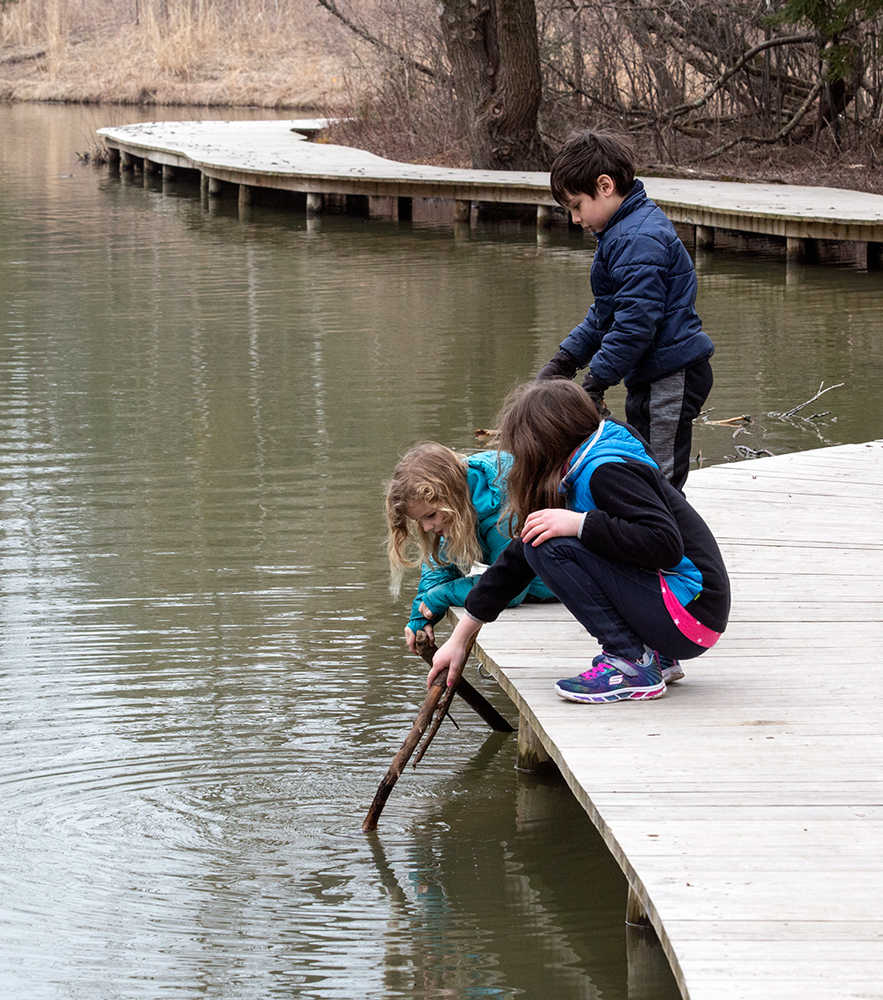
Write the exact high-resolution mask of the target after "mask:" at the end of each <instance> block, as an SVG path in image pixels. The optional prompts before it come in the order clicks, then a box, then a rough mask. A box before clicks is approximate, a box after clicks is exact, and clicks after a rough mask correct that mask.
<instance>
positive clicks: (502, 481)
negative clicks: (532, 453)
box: [408, 451, 554, 632]
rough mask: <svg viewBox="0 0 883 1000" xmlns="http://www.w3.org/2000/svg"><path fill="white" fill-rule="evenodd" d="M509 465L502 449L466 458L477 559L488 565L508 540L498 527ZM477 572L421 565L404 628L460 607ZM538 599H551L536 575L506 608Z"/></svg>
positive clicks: (434, 619)
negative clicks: (422, 610) (426, 613)
mask: <svg viewBox="0 0 883 1000" xmlns="http://www.w3.org/2000/svg"><path fill="white" fill-rule="evenodd" d="M511 467H512V456H511V455H510V454H508V453H507V452H505V451H500V452H497V451H481V452H478V453H477V454H475V455H470V456H469V457H468V458H467V459H466V482H467V485H468V487H469V496H470V499H471V500H472V506H473V507H474V508H475V512H476V514H477V515H478V542H479V545H480V546H481V561H482V562H483V563H485V564H486V565H488V566H490V565H491V564H492V563H493V562H494V560H495V559H496V558H497V556H498V555H499V554H500V553H501V552H502V551H503V549H505V548H506V546H507V545H508V544H509V542H510V541H511V539H510V538H509V536H508V535H505V534H503V532H502V531H501V530H500V528H501V527H502V526H501V525H499V524H498V521H499V517H500V514H501V512H502V510H503V507H504V505H505V503H506V475H507V473H508V472H509V469H510V468H511ZM444 555H445V540H444V537H442V539H441V543H440V545H439V556H440V557H441V558H442V559H444ZM480 576H481V574H480V573H474V574H473V575H471V576H464V575H463V573H462V572H461V571H460V570H459V569H458V568H457V567H456V566H453V565H445V566H439V565H438V564H437V563H435V562H432V563H431V565H427V564H426V563H424V564H423V566H422V567H421V572H420V585H419V587H418V588H417V596H416V597H415V598H414V603H413V605H412V607H411V620H410V621H409V622H408V628H409V629H411V631H412V632H416V631H417V630H418V629H421V628H424V626H426V625H427V624H433V625H434V624H435V623H436V622H437V621H439V619H440V618H441V617H442V616H443V615H444V613H445V612H446V611H447V610H448V608H451V607H457V608H459V607H462V606H463V604H464V602H465V600H466V595H467V594H468V593H469V591H470V590H471V589H472V587H473V586H474V585H475V583H476V581H477V580H478V579H479V578H480ZM528 594H530V595H532V596H533V597H537V598H540V599H542V600H550V599H554V595H553V594H552V592H551V591H550V590H549V589H548V587H546V585H545V584H544V583H543V582H542V581H541V580H538V579H537V578H536V577H535V578H534V579H533V581H532V582H531V584H530V585H529V586H528V587H527V588H526V589H525V590H523V591H522V592H521V593H520V594H519V595H518V596H517V597H516V598H515V599H514V600H513V601H511V602H510V604H509V607H510V608H514V607H517V606H518V605H519V604H521V602H522V601H523V600H524V598H525V597H526V596H527V595H528ZM421 603H423V604H425V605H426V606H427V608H429V610H430V611H431V612H432V617H431V618H424V617H423V616H422V615H421V614H420V611H419V608H420V604H421Z"/></svg>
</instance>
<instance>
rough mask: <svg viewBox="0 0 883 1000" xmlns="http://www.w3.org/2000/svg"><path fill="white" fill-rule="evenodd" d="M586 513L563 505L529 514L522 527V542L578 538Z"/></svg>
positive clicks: (534, 542)
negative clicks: (566, 508) (564, 507)
mask: <svg viewBox="0 0 883 1000" xmlns="http://www.w3.org/2000/svg"><path fill="white" fill-rule="evenodd" d="M584 517H585V515H584V514H581V513H580V512H579V511H576V510H564V509H563V508H562V507H548V508H546V509H545V510H535V511H533V512H532V513H531V514H528V515H527V517H526V518H525V521H524V527H523V528H522V529H521V540H522V542H529V543H530V544H531V545H534V546H536V545H542V543H543V542H546V541H548V540H549V539H550V538H578V537H579V529H580V528H581V527H582V523H583V518H584Z"/></svg>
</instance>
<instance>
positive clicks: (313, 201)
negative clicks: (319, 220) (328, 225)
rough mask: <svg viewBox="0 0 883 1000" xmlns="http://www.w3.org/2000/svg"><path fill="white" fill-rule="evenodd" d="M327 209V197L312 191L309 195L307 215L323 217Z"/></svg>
mask: <svg viewBox="0 0 883 1000" xmlns="http://www.w3.org/2000/svg"><path fill="white" fill-rule="evenodd" d="M324 209H325V196H324V195H321V194H316V192H315V191H310V192H308V194H307V215H321V214H322V212H323V211H324Z"/></svg>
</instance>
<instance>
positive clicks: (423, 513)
mask: <svg viewBox="0 0 883 1000" xmlns="http://www.w3.org/2000/svg"><path fill="white" fill-rule="evenodd" d="M405 513H406V514H407V515H408V517H410V518H411V520H412V521H416V522H417V523H418V524H419V525H420V527H421V528H422V529H423V530H424V531H425V532H426V533H427V534H429V535H443V534H444V533H445V528H446V527H447V521H446V520H445V516H444V514H442V513H441V512H440V511H438V510H436V509H435V507H430V506H429V504H426V503H423V502H422V501H419V500H417V501H414V503H409V504H408V505H407V506H406V507H405Z"/></svg>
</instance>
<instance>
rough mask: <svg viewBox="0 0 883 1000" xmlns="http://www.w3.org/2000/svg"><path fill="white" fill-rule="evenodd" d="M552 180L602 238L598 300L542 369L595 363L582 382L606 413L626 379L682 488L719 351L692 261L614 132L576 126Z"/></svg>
mask: <svg viewBox="0 0 883 1000" xmlns="http://www.w3.org/2000/svg"><path fill="white" fill-rule="evenodd" d="M550 181H551V187H552V194H553V195H554V197H555V199H556V201H558V202H559V204H561V205H562V206H563V207H564V208H566V209H567V210H568V211H569V212H570V214H571V217H572V219H573V221H574V223H575V224H576V225H579V226H582V227H583V229H591V230H592V232H594V233H595V236H596V237H597V239H598V249H597V250H596V252H595V257H594V260H593V261H592V270H591V279H590V280H591V285H592V292H593V294H594V296H595V301H594V303H593V304H592V306H591V308H590V309H589V312H588V315H587V316H586V318H585V319H584V320H583V321H582V323H580V324H579V326H577V327H575V328H574V329H573V330H572V331H571V332H570V335H569V336H568V337H567V338H566V339H565V340H564V341H563V342H562V344H561V346H560V350H559V351H558V353H557V354H556V355H555V356H554V357H553V358H552V360H551V361H550V362H549V363H548V364H547V365H545V366H544V367H543V368H542V369H541V371H540V372H539V374H538V376H537V378H540V379H547V378H568V379H572V378H573V377H574V375H575V374H576V372H577V370H578V369H580V368H584V367H586V365H588V366H589V370H588V372H587V373H586V376H585V379H584V381H583V388H584V389H585V390H586V391H587V392H588V393H589V395H590V396H591V397H592V400H593V401H594V402H595V405H596V406H597V407H598V410H599V412H600V413H601V414H602V416H603V415H604V414H605V413H606V412H608V411H607V410H606V407H605V405H604V393H605V391H606V390H607V389H608V388H609V387H610V386H611V385H616V383H617V382H620V381H624V382H625V386H626V390H627V394H626V404H625V412H626V420H627V421H628V422H629V423H630V424H631V425H632V426H633V427H634V428H635V429H636V430H638V431H639V432H640V434H641V435H642V436H643V437H644V438H645V439H646V440H648V441H649V443H650V446H651V448H652V449H653V452H654V455H655V457H656V460H657V462H658V463H659V467H660V469H661V470H662V472H663V473H664V474H665V476H666V477H667V478H668V479H669V480H670V482H671V484H672V485H673V486H674V487H675V488H676V489H678V490H680V489H682V487H683V485H684V483H685V481H686V479H687V473H688V472H689V468H690V446H691V443H692V436H693V421H694V420H695V419H696V417H697V416H698V415H699V413H700V411H701V410H702V406H703V404H704V403H705V400H706V399H707V398H708V394H709V392H711V385H712V374H711V364H710V363H709V358H710V357H711V355H712V354H713V353H714V344H713V343H712V341H711V339H710V338H709V336H708V335H707V334H706V333H705V332H704V331H703V329H702V324H701V322H700V319H699V316H698V315H697V313H696V309H695V307H694V303H695V301H696V285H697V282H696V271H695V269H694V267H693V262H692V260H691V259H690V255H689V254H688V253H687V250H686V248H685V247H684V244H683V243H682V242H681V240H680V239H679V238H678V235H677V233H676V232H675V228H674V226H673V225H672V224H671V221H670V220H669V219H668V217H667V216H666V215H665V213H664V212H663V211H662V210H661V209H660V208H659V207H658V206H657V205H656V204H654V202H652V201H651V200H650V199H649V198H648V197H647V194H646V192H645V190H644V185H643V184H642V183H641V182H640V181H639V180H637V179H636V178H635V168H634V161H633V158H632V154H631V151H630V150H629V148H628V147H627V146H626V145H625V144H624V143H623V142H622V141H621V140H620V139H618V138H617V137H616V136H612V135H608V134H605V133H603V132H591V131H584V132H575V133H574V134H573V135H571V137H570V138H569V139H568V140H567V142H566V143H565V144H564V146H563V147H562V149H561V152H560V153H559V154H558V156H557V157H556V158H555V161H554V163H553V164H552V172H551V178H550Z"/></svg>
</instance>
